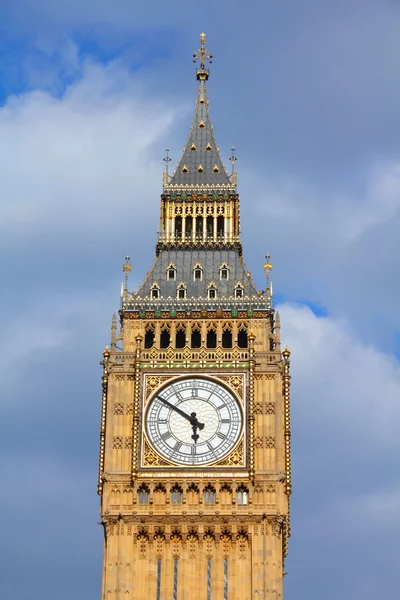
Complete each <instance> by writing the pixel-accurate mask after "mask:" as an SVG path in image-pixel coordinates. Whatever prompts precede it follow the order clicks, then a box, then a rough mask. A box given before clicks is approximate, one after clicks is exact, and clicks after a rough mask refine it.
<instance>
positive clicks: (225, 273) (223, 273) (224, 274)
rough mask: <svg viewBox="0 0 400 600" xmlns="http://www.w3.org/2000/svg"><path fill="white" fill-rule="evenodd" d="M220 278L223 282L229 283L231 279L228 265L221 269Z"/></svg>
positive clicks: (222, 266)
mask: <svg viewBox="0 0 400 600" xmlns="http://www.w3.org/2000/svg"><path fill="white" fill-rule="evenodd" d="M219 278H220V280H221V281H228V279H229V267H228V265H227V264H226V263H224V264H222V265H221V266H220V268H219Z"/></svg>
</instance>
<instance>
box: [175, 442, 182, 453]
mask: <svg viewBox="0 0 400 600" xmlns="http://www.w3.org/2000/svg"><path fill="white" fill-rule="evenodd" d="M181 446H182V442H176V444H175V446H174V450H175V452H179V450H180V448H181Z"/></svg>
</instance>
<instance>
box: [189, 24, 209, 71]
mask: <svg viewBox="0 0 400 600" xmlns="http://www.w3.org/2000/svg"><path fill="white" fill-rule="evenodd" d="M200 44H201V47H200V48H199V49H198V50H197V52H195V53H194V54H193V62H194V63H195V62H196V61H197V60H199V61H200V69H201V70H202V71H204V70H205V61H206V60H208V61H209V63H210V64H211V63H212V54H210V53H209V51H208V50H206V48H205V44H206V34H205V33H201V34H200Z"/></svg>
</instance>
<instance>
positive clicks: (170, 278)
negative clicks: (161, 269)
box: [167, 267, 176, 281]
mask: <svg viewBox="0 0 400 600" xmlns="http://www.w3.org/2000/svg"><path fill="white" fill-rule="evenodd" d="M167 279H168V281H175V279H176V269H175V267H168V270H167Z"/></svg>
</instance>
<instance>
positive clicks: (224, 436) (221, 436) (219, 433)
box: [217, 431, 226, 440]
mask: <svg viewBox="0 0 400 600" xmlns="http://www.w3.org/2000/svg"><path fill="white" fill-rule="evenodd" d="M217 436H218V437H219V438H221V440H225V439H226V435H225V434H224V433H221V432H220V431H219V432H218V433H217Z"/></svg>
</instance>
